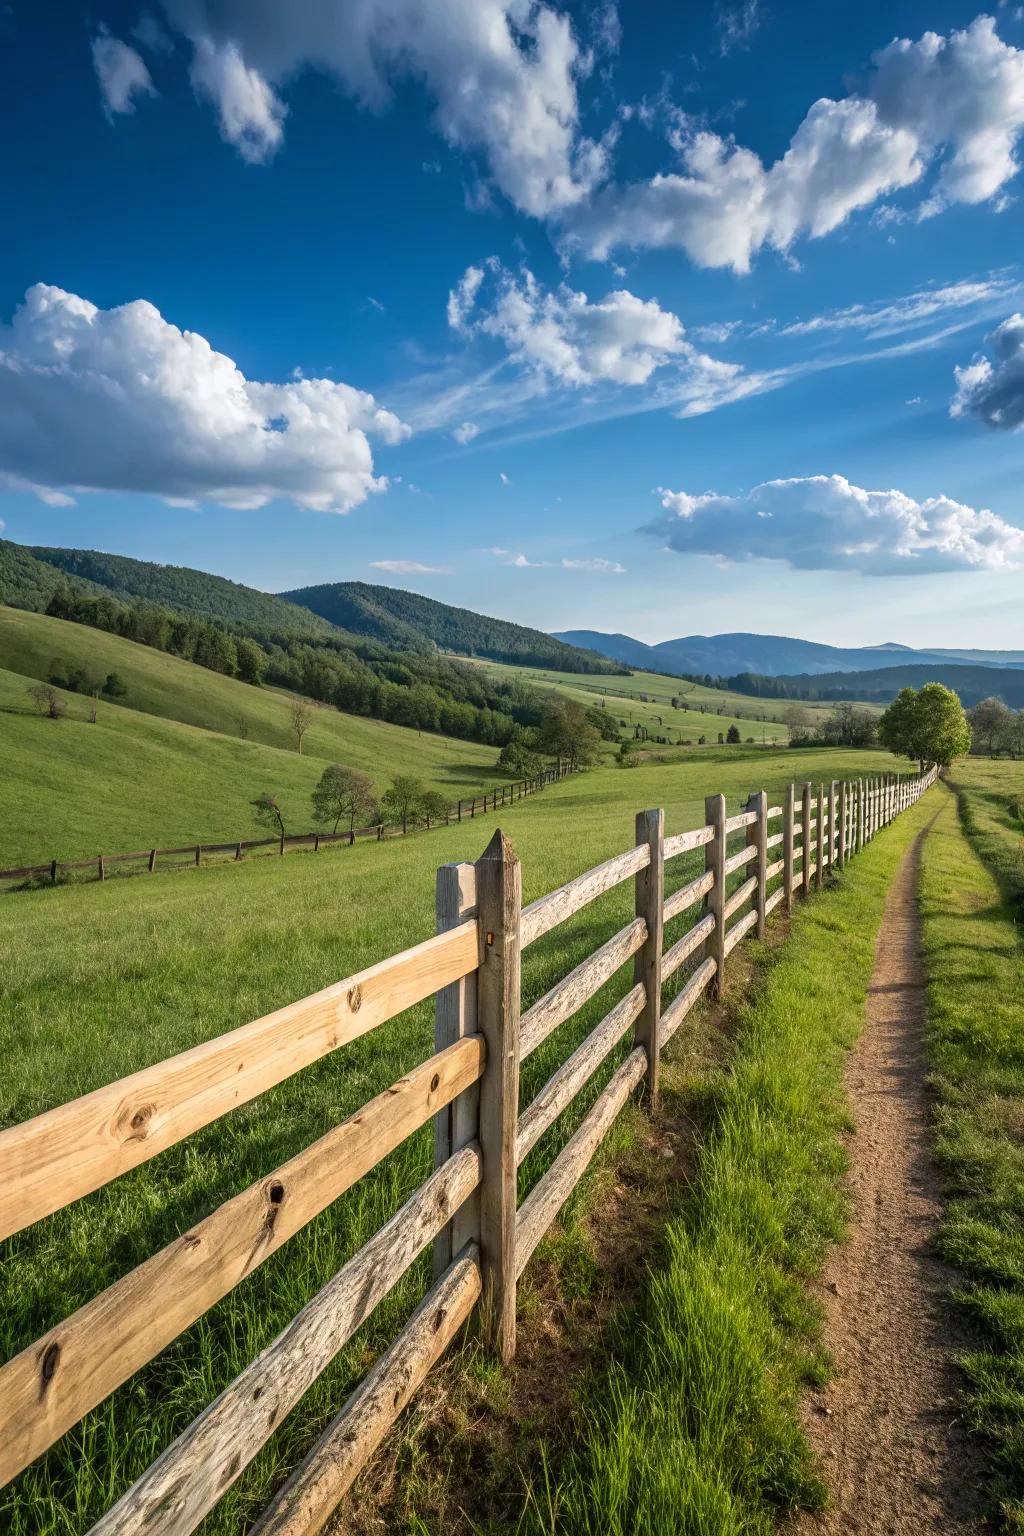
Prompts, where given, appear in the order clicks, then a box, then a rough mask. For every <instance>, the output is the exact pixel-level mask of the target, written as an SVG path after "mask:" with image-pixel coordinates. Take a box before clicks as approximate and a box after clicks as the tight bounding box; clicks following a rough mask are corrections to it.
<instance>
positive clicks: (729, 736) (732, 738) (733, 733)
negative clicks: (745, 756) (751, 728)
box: [725, 725, 741, 746]
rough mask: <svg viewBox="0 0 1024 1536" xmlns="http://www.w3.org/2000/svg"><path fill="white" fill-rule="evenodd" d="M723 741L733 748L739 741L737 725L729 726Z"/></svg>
mask: <svg viewBox="0 0 1024 1536" xmlns="http://www.w3.org/2000/svg"><path fill="white" fill-rule="evenodd" d="M725 739H726V741H727V742H729V743H730V744H731V745H732V746H735V745H736V743H737V742H738V741H739V740H741V737H740V728H739V726H738V725H730V727H729V729H728V730H727V731H726V733H725Z"/></svg>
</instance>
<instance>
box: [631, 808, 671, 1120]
mask: <svg viewBox="0 0 1024 1536" xmlns="http://www.w3.org/2000/svg"><path fill="white" fill-rule="evenodd" d="M636 843H637V848H646V849H647V850H648V859H647V863H646V864H645V865H644V866H643V868H641V869H640V870H638V871H637V876H636V893H635V905H634V911H635V912H636V915H637V918H638V919H639V921H641V922H642V923H643V925H644V929H645V935H644V942H643V944H642V945H641V947H640V948H639V949H638V950H637V952H636V955H635V957H634V960H633V983H634V985H635V986H641V987H643V989H644V994H645V995H644V1006H643V1007H642V1008H641V1010H640V1012H639V1013H638V1014H637V1018H636V1043H637V1045H639V1046H642V1047H643V1049H644V1050H645V1051H646V1052H647V1072H646V1074H645V1077H644V1095H645V1098H646V1100H647V1103H648V1105H649V1107H650V1108H651V1109H656V1108H657V1105H658V1089H659V1082H658V1077H659V1067H660V1062H661V1057H660V1053H659V1050H658V1020H659V1018H660V1017H661V950H662V923H663V917H662V914H663V911H664V890H665V860H664V853H663V850H664V844H665V812H664V811H661V810H648V811H638V812H637V817H636Z"/></svg>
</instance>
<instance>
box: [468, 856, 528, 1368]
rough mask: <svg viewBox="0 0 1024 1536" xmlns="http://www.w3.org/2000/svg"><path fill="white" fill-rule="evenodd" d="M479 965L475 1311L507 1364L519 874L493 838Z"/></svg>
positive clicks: (512, 1341)
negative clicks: (483, 1051)
mask: <svg viewBox="0 0 1024 1536" xmlns="http://www.w3.org/2000/svg"><path fill="white" fill-rule="evenodd" d="M476 900H477V922H478V924H479V928H480V942H481V959H480V970H479V974H478V976H477V1021H478V1024H479V1027H480V1031H481V1033H482V1034H483V1036H484V1039H485V1040H486V1042H487V1071H486V1072H485V1073H484V1078H483V1082H482V1083H481V1084H480V1146H481V1150H482V1152H483V1161H484V1171H483V1179H482V1181H481V1185H480V1255H481V1257H480V1265H481V1272H482V1275H483V1304H482V1307H481V1324H482V1329H481V1331H482V1338H483V1343H484V1347H485V1349H487V1350H488V1351H490V1352H491V1353H492V1354H494V1355H496V1356H497V1358H498V1359H499V1360H501V1361H502V1362H504V1363H507V1362H508V1361H509V1360H511V1359H512V1356H513V1355H514V1354H515V1350H516V1268H515V1239H516V1126H517V1124H518V1120H519V1061H520V1034H519V998H520V990H521V980H520V950H519V914H520V911H521V908H522V871H521V869H520V864H519V860H518V859H517V858H516V855H515V852H514V851H513V848H512V845H511V843H510V842H509V840H508V838H507V837H506V836H505V834H504V833H503V832H501V831H500V830H499V831H497V832H495V834H494V837H493V838H492V839H491V841H490V843H489V844H488V846H487V849H486V851H485V852H484V854H483V857H482V858H480V859H478V860H477V865H476Z"/></svg>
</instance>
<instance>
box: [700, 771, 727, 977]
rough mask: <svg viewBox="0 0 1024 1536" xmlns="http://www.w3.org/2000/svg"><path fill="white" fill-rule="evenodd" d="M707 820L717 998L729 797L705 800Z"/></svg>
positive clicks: (710, 949) (708, 907) (708, 903)
mask: <svg viewBox="0 0 1024 1536" xmlns="http://www.w3.org/2000/svg"><path fill="white" fill-rule="evenodd" d="M704 819H705V820H706V821H707V822H708V823H709V824H710V826H711V828H712V830H713V841H712V842H710V843H708V845H707V847H706V848H705V849H704V870H705V873H706V874H712V875H714V884H713V885H712V887H711V890H710V891H709V892H708V894H707V896H706V897H705V898H704V905H705V911H706V913H707V915H708V916H710V917H713V918H714V920H715V926H714V928H713V929H712V931H711V935H710V938H709V939H708V943H707V948H706V950H705V955H706V958H707V959H709V960H714V962H715V974H714V977H713V979H712V983H711V986H712V991H713V992H714V994H715V996H716V997H719V996H721V993H722V991H723V989H724V987H725V917H724V912H725V796H724V795H708V797H707V799H706V800H705V801H704Z"/></svg>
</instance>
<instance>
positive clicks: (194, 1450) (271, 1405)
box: [91, 1146, 481, 1536]
mask: <svg viewBox="0 0 1024 1536" xmlns="http://www.w3.org/2000/svg"><path fill="white" fill-rule="evenodd" d="M480 1171H481V1161H480V1151H479V1148H478V1147H475V1146H468V1147H463V1149H462V1150H461V1151H460V1152H458V1153H456V1155H455V1156H454V1157H453V1158H452V1159H451V1160H450V1161H449V1162H448V1163H447V1164H446V1165H445V1166H444V1167H443V1168H439V1169H438V1170H437V1172H436V1173H434V1174H432V1175H431V1177H430V1178H429V1179H428V1180H427V1181H426V1183H425V1184H423V1185H421V1187H420V1188H419V1189H418V1190H417V1191H416V1193H415V1194H414V1195H413V1196H412V1198H411V1199H410V1200H408V1201H407V1202H406V1204H405V1205H404V1206H403V1207H402V1209H401V1210H400V1211H398V1213H397V1214H396V1215H395V1216H393V1217H392V1218H391V1220H390V1221H389V1222H388V1223H387V1224H386V1225H385V1226H383V1227H382V1228H381V1229H380V1231H379V1232H377V1233H375V1235H374V1236H373V1237H372V1238H371V1239H370V1241H369V1242H368V1243H366V1244H365V1245H364V1247H362V1248H361V1249H360V1250H359V1252H358V1253H357V1254H356V1255H355V1257H354V1258H352V1259H350V1260H349V1262H348V1263H347V1264H346V1265H344V1267H343V1268H342V1269H340V1270H339V1271H338V1273H337V1274H336V1275H335V1276H334V1277H333V1278H332V1279H331V1280H329V1281H328V1282H327V1284H326V1285H325V1286H324V1287H323V1289H322V1290H320V1291H319V1292H318V1293H317V1295H316V1296H314V1297H313V1299H312V1301H310V1302H309V1303H308V1304H307V1305H306V1306H305V1307H303V1309H302V1311H301V1312H300V1313H298V1315H297V1316H296V1317H295V1318H294V1319H293V1320H292V1322H290V1323H289V1324H288V1327H287V1328H285V1329H284V1331H283V1332H282V1333H280V1334H279V1335H278V1337H277V1338H276V1339H275V1340H274V1342H273V1343H272V1344H270V1345H268V1347H267V1348H266V1349H265V1350H264V1351H263V1352H262V1354H260V1355H258V1356H257V1358H256V1359H255V1360H254V1361H253V1362H252V1364H251V1365H249V1366H247V1367H246V1369H245V1370H244V1371H242V1372H241V1374H240V1375H238V1376H236V1377H235V1380H234V1381H233V1382H232V1383H231V1385H230V1386H228V1387H226V1388H225V1390H224V1391H223V1392H222V1393H221V1394H220V1396H219V1397H217V1398H216V1399H215V1400H214V1401H213V1402H212V1403H211V1404H210V1406H209V1407H208V1408H206V1409H205V1410H204V1411H203V1412H202V1413H201V1414H200V1415H199V1417H198V1418H197V1419H195V1420H194V1421H193V1422H192V1423H191V1424H190V1425H189V1427H188V1429H186V1430H185V1431H184V1433H183V1434H181V1435H179V1436H178V1439H177V1440H175V1442H174V1444H173V1445H171V1446H169V1447H168V1449H167V1450H166V1451H164V1453H163V1455H162V1456H160V1457H159V1458H158V1459H157V1460H156V1461H155V1462H154V1463H153V1465H152V1466H151V1467H150V1468H149V1469H148V1470H147V1471H146V1472H145V1473H144V1474H143V1476H142V1477H141V1478H139V1480H138V1482H136V1483H135V1484H134V1485H133V1487H132V1488H130V1489H129V1490H128V1492H127V1493H126V1494H125V1495H124V1497H123V1498H121V1499H119V1500H118V1502H117V1503H116V1504H115V1505H114V1506H113V1508H112V1509H110V1510H109V1511H108V1512H107V1514H106V1515H104V1517H103V1518H102V1519H101V1520H99V1521H98V1522H97V1523H96V1525H95V1526H94V1527H93V1530H92V1533H91V1536H188V1533H189V1532H191V1531H194V1530H195V1528H196V1526H197V1525H198V1524H199V1523H200V1521H201V1520H202V1519H203V1517H204V1516H205V1515H206V1514H207V1512H208V1511H209V1510H211V1509H212V1508H213V1506H214V1505H215V1504H216V1503H217V1501H218V1500H219V1499H220V1498H221V1497H222V1496H223V1494H224V1493H225V1492H226V1490H227V1489H228V1488H229V1487H230V1486H231V1484H232V1483H234V1482H235V1481H236V1480H237V1479H238V1477H239V1476H240V1475H241V1473H242V1472H243V1470H244V1469H245V1468H246V1467H247V1466H248V1465H249V1463H250V1462H251V1461H252V1459H253V1457H254V1456H255V1455H256V1454H257V1453H258V1452H259V1450H260V1449H261V1448H262V1446H264V1445H265V1444H266V1442H267V1441H268V1440H269V1439H270V1437H271V1435H272V1434H273V1433H274V1432H275V1430H276V1429H277V1428H278V1427H279V1426H280V1424H281V1423H282V1422H283V1421H284V1419H285V1418H286V1416H287V1415H288V1414H289V1413H290V1412H291V1410H292V1409H293V1408H294V1406H295V1404H296V1403H297V1402H298V1401H299V1399H300V1398H301V1397H302V1396H303V1394H304V1393H306V1392H307V1391H308V1390H309V1388H310V1387H311V1386H312V1385H313V1383H314V1381H316V1379H317V1377H318V1376H320V1375H321V1374H322V1372H323V1371H324V1370H325V1369H326V1368H327V1366H328V1365H329V1364H330V1363H331V1361H332V1360H333V1359H334V1357H335V1356H336V1355H337V1354H338V1352H339V1350H341V1349H343V1348H344V1346H345V1345H346V1344H347V1343H348V1341H349V1339H351V1338H352V1336H353V1334H354V1333H355V1332H356V1330H357V1329H358V1328H359V1327H361V1326H362V1324H363V1323H364V1322H365V1321H366V1319H367V1318H368V1317H369V1316H370V1314H371V1312H372V1311H373V1310H374V1308H375V1307H377V1306H378V1305H379V1304H380V1302H381V1301H382V1300H383V1299H384V1297H385V1296H386V1295H387V1294H388V1292H389V1291H390V1290H391V1289H392V1287H393V1286H394V1285H395V1284H396V1283H397V1281H398V1280H400V1279H401V1277H402V1275H404V1274H405V1272H406V1270H407V1269H408V1268H409V1266H410V1265H411V1264H412V1263H413V1261H414V1260H415V1259H416V1257H417V1255H418V1254H420V1253H421V1252H422V1251H423V1249H424V1248H425V1247H426V1245H427V1244H428V1243H429V1242H430V1240H431V1238H433V1237H435V1235H436V1234H437V1233H438V1232H440V1231H442V1230H443V1229H444V1228H445V1227H446V1226H447V1224H448V1223H449V1221H450V1218H451V1215H452V1212H453V1211H455V1210H456V1209H457V1208H458V1207H459V1206H461V1205H462V1204H463V1203H464V1202H465V1201H466V1200H467V1199H468V1198H469V1196H470V1195H471V1194H472V1193H473V1191H474V1190H475V1189H476V1187H477V1185H478V1184H479V1182H480Z"/></svg>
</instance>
